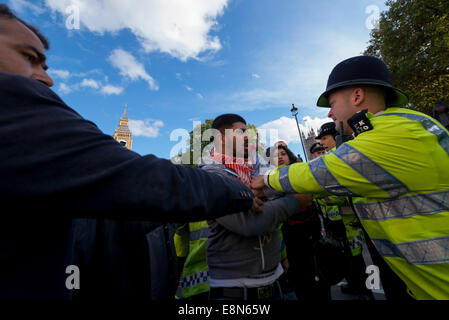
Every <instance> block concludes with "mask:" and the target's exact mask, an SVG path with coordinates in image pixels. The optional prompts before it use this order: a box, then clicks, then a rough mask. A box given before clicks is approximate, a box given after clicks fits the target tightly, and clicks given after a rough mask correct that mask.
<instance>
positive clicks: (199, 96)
mask: <svg viewBox="0 0 449 320" xmlns="http://www.w3.org/2000/svg"><path fill="white" fill-rule="evenodd" d="M196 96H197V97H198V98H200V99H204V97H203V95H202V94H201V93H197V94H196Z"/></svg>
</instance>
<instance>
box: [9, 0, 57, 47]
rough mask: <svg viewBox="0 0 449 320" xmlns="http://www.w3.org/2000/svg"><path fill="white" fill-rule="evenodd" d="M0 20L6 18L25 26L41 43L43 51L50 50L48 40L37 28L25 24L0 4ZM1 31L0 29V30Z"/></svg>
mask: <svg viewBox="0 0 449 320" xmlns="http://www.w3.org/2000/svg"><path fill="white" fill-rule="evenodd" d="M0 18H6V19H15V20H17V21H19V22H20V23H22V24H23V25H25V27H27V28H28V29H30V30H31V31H32V32H33V33H34V34H35V35H36V36H37V37H38V38H39V40H40V41H41V42H42V45H43V46H44V48H45V50H48V49H50V43H49V42H48V39H47V38H46V37H45V36H44V35H43V34H42V33H41V32H40V31H39V29H38V28H36V27H34V26H32V25H30V24H28V23H26V22H25V21H23V20H22V19H20V18H19V17H17V16H16V15H15V14H14V13H13V12H12V11H11V9H9V7H8V6H7V5H6V4H3V3H0ZM0 29H1V28H0Z"/></svg>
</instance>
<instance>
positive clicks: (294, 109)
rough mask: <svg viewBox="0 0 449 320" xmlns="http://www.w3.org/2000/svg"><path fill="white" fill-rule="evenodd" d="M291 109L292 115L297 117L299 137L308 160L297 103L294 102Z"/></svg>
mask: <svg viewBox="0 0 449 320" xmlns="http://www.w3.org/2000/svg"><path fill="white" fill-rule="evenodd" d="M290 111H291V112H292V115H293V116H294V117H295V119H296V126H297V127H298V133H299V139H300V140H301V145H302V151H303V153H304V158H305V161H308V159H307V153H306V149H305V148H304V141H303V140H302V134H301V129H300V128H299V122H298V108H296V107H295V105H294V104H292V109H291V110H290Z"/></svg>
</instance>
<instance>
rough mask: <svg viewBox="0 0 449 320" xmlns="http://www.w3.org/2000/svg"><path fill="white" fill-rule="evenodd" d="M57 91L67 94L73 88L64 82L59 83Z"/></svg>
mask: <svg viewBox="0 0 449 320" xmlns="http://www.w3.org/2000/svg"><path fill="white" fill-rule="evenodd" d="M58 91H59V92H61V93H62V94H68V93H70V92H72V91H73V90H72V88H70V87H69V86H68V85H66V84H65V83H61V84H60V85H59V88H58Z"/></svg>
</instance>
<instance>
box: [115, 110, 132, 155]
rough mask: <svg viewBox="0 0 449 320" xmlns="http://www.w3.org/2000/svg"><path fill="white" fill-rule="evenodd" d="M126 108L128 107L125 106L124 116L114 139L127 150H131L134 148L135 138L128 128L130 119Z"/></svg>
mask: <svg viewBox="0 0 449 320" xmlns="http://www.w3.org/2000/svg"><path fill="white" fill-rule="evenodd" d="M126 108H127V106H126V104H125V112H123V115H122V117H121V118H120V122H119V126H118V128H117V129H116V130H115V132H114V139H115V140H117V141H118V142H119V143H120V144H121V145H122V146H124V147H125V148H127V149H129V150H131V148H132V146H133V137H132V135H131V131H130V130H129V127H128V117H127V116H126Z"/></svg>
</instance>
